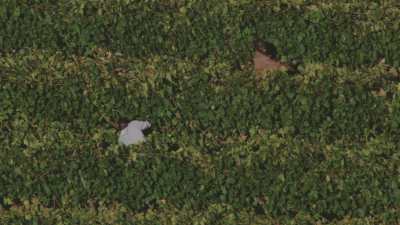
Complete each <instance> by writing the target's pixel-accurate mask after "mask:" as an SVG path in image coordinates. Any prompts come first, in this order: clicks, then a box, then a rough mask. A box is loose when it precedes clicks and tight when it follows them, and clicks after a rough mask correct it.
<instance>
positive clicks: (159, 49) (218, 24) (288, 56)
mask: <svg viewBox="0 0 400 225" xmlns="http://www.w3.org/2000/svg"><path fill="white" fill-rule="evenodd" d="M399 16H400V11H399V7H398V3H397V1H396V0H389V1H385V2H383V3H378V2H377V1H373V0H368V1H345V0H341V1H335V2H332V1H320V0H318V1H317V0H312V1H294V0H293V1H258V2H251V1H248V0H240V1H239V0H238V1H217V0H212V1H202V0H190V1H175V0H168V1H138V0H132V1H125V0H119V1H80V0H74V1H70V0H68V1H67V0H61V1H49V0H40V1H27V0H24V1H18V3H16V2H15V1H12V0H5V1H4V2H3V4H2V6H0V24H1V25H2V26H0V33H1V34H2V35H1V36H0V49H2V50H3V51H7V52H11V51H13V50H19V49H23V48H27V47H28V48H31V47H35V48H42V49H48V50H54V49H57V50H63V51H64V52H65V53H77V54H87V53H88V52H90V51H91V50H92V49H93V48H95V47H101V48H107V49H111V50H113V51H119V52H123V53H125V54H128V55H131V56H135V57H140V58H146V57H149V56H151V55H154V54H162V55H169V56H172V55H173V56H178V57H180V58H190V59H192V60H202V59H204V60H205V59H207V60H212V59H215V58H217V59H226V60H228V61H227V62H229V63H230V64H232V65H233V64H236V63H244V62H246V61H247V60H248V59H249V58H250V56H251V54H252V52H251V51H252V48H251V46H252V45H251V43H252V41H253V40H254V39H255V38H259V39H261V40H264V41H269V42H271V43H273V44H275V45H276V46H277V50H278V54H279V56H280V57H281V58H282V59H284V60H285V61H304V62H307V63H308V62H321V63H325V64H332V65H346V66H351V67H359V66H361V65H364V64H373V63H376V62H377V61H379V60H380V59H382V58H385V59H386V62H387V63H388V64H390V65H392V66H399V64H398V62H399V61H400V57H399V54H398V52H400V49H399V48H400V47H399V45H398V42H399V41H400V40H399V38H400V37H399V35H398V33H399V23H397V22H395V21H397V20H398V17H399Z"/></svg>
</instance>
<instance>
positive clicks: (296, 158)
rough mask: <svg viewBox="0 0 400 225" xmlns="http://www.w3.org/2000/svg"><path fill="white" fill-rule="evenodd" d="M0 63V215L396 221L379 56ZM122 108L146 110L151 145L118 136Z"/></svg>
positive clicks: (47, 56) (41, 55) (141, 113)
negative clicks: (261, 70)
mask: <svg viewBox="0 0 400 225" xmlns="http://www.w3.org/2000/svg"><path fill="white" fill-rule="evenodd" d="M0 71H1V73H2V75H1V77H0V83H1V84H2V85H1V86H0V96H1V97H0V105H1V106H3V107H2V110H1V111H0V130H1V132H0V138H1V140H2V145H1V146H0V161H1V162H2V164H1V165H0V174H1V176H0V185H1V186H0V198H1V200H2V204H1V208H0V219H1V221H2V222H4V223H6V224H7V223H11V224H12V223H16V224H20V223H23V221H26V222H28V221H29V222H31V223H33V224H34V222H35V221H36V223H37V224H46V223H47V224H53V223H55V222H57V221H66V222H65V223H67V224H68V223H71V224H72V223H75V222H74V221H87V223H94V222H95V221H100V222H101V223H104V224H107V223H114V224H118V223H120V224H124V223H125V224H127V223H129V222H128V221H131V222H132V221H137V222H138V223H139V224H140V223H142V224H154V223H163V224H168V223H170V224H176V223H185V221H193V224H196V223H199V224H202V222H201V221H203V224H208V223H220V224H223V221H228V222H229V223H231V224H237V223H240V222H241V223H243V224H246V223H249V222H248V221H251V222H250V223H253V224H257V223H258V224H265V223H268V221H270V222H269V223H271V224H276V223H277V222H280V223H284V224H300V223H305V224H309V223H318V222H320V223H325V224H329V223H337V224H362V223H364V222H367V223H368V222H369V223H387V224H396V223H397V222H398V221H399V218H398V215H399V213H398V210H399V201H400V199H399V196H400V192H399V186H400V182H399V180H398V179H395V178H396V177H398V166H397V165H398V164H399V160H400V158H399V153H398V143H397V142H398V141H397V140H398V133H397V132H396V131H397V126H398V108H399V104H398V96H397V93H398V90H397V82H396V81H395V79H394V78H395V77H396V73H397V71H395V70H393V69H392V70H388V69H387V68H386V67H385V66H383V65H379V66H377V67H373V68H370V69H359V70H351V69H345V68H341V69H338V68H334V67H330V66H321V65H316V64H308V65H306V66H305V69H304V70H303V71H302V72H301V73H299V74H287V73H285V72H276V73H266V74H263V75H257V76H256V75H255V74H254V73H253V72H252V71H251V70H246V69H245V70H243V71H238V70H235V69H234V68H233V67H232V66H231V65H230V64H229V63H223V62H215V63H214V64H211V63H210V64H209V65H208V66H207V65H199V64H196V63H193V62H190V61H189V60H182V59H179V58H174V57H165V56H163V57H159V56H154V57H152V58H150V59H147V60H139V59H136V58H131V57H127V56H123V55H119V54H116V55H113V54H112V53H111V52H107V51H104V50H101V49H96V51H94V52H91V53H90V54H89V55H88V56H86V57H80V56H73V55H71V56H67V57H66V56H64V55H63V54H53V53H50V52H45V51H36V50H29V51H26V52H25V53H17V54H10V55H6V56H3V57H2V58H1V59H0ZM383 93H384V94H383ZM120 117H128V118H138V119H148V120H150V121H151V122H152V124H153V129H154V131H153V133H151V134H150V135H149V137H148V142H147V143H145V144H143V145H140V146H133V147H129V148H126V147H120V146H118V145H117V143H116V141H117V140H116V135H115V131H114V129H113V128H112V126H111V125H110V120H111V121H112V120H116V119H118V118H120ZM104 144H106V145H104ZM80 208H82V209H84V210H83V211H82V212H79V209H80ZM108 210H110V211H109V213H105V214H104V216H98V215H99V214H101V212H104V211H108ZM179 210H183V212H180V211H179ZM144 212H146V213H144ZM236 212H239V213H236ZM158 213H160V216H159V215H158ZM161 215H163V216H161ZM254 216H255V218H254V219H252V218H253V217H254ZM166 217H170V218H174V219H175V220H177V221H182V222H176V223H174V222H173V221H172V220H171V221H168V220H167V219H166ZM60 218H62V219H60ZM107 221H112V222H107ZM263 221H267V222H263ZM343 221H344V222H343ZM229 223H228V224H229ZM225 224H227V223H225Z"/></svg>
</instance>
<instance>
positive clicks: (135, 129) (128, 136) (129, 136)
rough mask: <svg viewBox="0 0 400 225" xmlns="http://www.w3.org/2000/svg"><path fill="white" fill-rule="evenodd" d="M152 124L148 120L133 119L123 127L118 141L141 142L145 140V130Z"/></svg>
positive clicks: (125, 142) (127, 142) (124, 143)
mask: <svg viewBox="0 0 400 225" xmlns="http://www.w3.org/2000/svg"><path fill="white" fill-rule="evenodd" d="M150 126H151V124H150V123H149V122H147V121H138V120H133V121H131V122H129V124H128V126H127V127H126V128H125V129H123V130H122V131H121V133H120V135H119V139H118V142H119V143H120V144H123V145H131V144H139V143H140V142H144V141H145V138H144V135H143V130H146V129H147V128H149V127H150Z"/></svg>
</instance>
